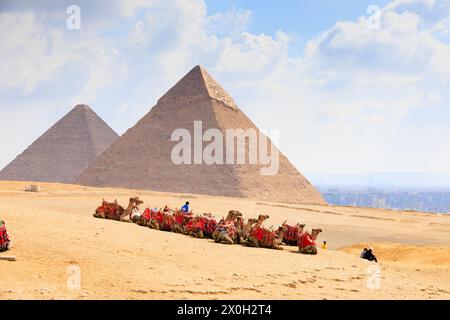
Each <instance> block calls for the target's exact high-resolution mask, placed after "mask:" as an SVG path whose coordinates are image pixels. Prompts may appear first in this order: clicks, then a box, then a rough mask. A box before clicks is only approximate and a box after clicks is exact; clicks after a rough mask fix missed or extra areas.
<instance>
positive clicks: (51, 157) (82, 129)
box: [0, 105, 119, 183]
mask: <svg viewBox="0 0 450 320" xmlns="http://www.w3.org/2000/svg"><path fill="white" fill-rule="evenodd" d="M118 137H119V136H118V135H117V133H115V132H114V130H112V129H111V128H110V127H109V126H108V125H107V124H106V123H105V122H104V121H103V120H102V119H101V118H100V117H99V116H98V115H97V114H96V113H95V112H94V111H92V110H91V108H89V106H87V105H77V106H75V107H74V108H73V109H72V110H71V111H70V112H69V113H68V114H67V115H65V116H64V117H63V118H62V119H61V120H59V121H58V122H57V123H56V124H55V125H53V126H52V127H51V128H50V129H49V130H48V131H47V132H45V133H44V134H43V135H42V136H41V137H39V138H38V139H37V140H36V141H35V142H33V144H31V145H30V146H29V147H28V148H27V149H26V150H25V151H24V152H23V153H22V154H20V155H19V156H17V158H16V159H15V160H13V161H12V162H11V163H10V164H8V165H7V166H6V167H5V168H4V169H3V170H2V171H0V180H12V181H40V182H61V183H71V182H73V181H74V180H75V179H76V178H77V177H78V176H79V175H80V174H81V173H82V172H83V171H84V170H86V169H87V168H88V167H89V166H90V165H91V164H92V163H93V162H94V161H95V159H97V157H99V156H100V155H101V154H102V153H103V152H104V151H105V150H106V149H107V148H108V147H109V146H110V145H111V144H112V143H113V142H114V141H116V140H117V139H118Z"/></svg>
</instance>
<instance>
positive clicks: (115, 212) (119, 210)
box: [94, 199, 125, 220]
mask: <svg viewBox="0 0 450 320" xmlns="http://www.w3.org/2000/svg"><path fill="white" fill-rule="evenodd" d="M124 212H125V209H124V207H122V206H121V205H119V204H118V203H117V199H116V200H115V201H114V202H107V201H105V200H104V199H103V201H102V205H101V206H99V207H98V208H97V209H96V210H95V213H94V217H96V218H101V219H111V220H120V219H121V217H123V216H124Z"/></svg>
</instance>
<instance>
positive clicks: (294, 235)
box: [283, 224, 300, 242]
mask: <svg viewBox="0 0 450 320" xmlns="http://www.w3.org/2000/svg"><path fill="white" fill-rule="evenodd" d="M284 226H285V227H286V228H287V231H286V232H285V233H284V236H283V240H284V241H286V242H298V235H299V233H300V228H299V227H298V226H290V225H288V224H284Z"/></svg>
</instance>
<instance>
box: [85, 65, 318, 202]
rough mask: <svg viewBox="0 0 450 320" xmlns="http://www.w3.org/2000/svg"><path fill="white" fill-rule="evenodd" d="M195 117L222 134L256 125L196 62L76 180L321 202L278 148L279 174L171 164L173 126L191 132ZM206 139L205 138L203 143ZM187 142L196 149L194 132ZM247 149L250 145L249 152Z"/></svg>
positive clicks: (247, 168) (229, 166)
mask: <svg viewBox="0 0 450 320" xmlns="http://www.w3.org/2000/svg"><path fill="white" fill-rule="evenodd" d="M194 121H202V127H203V132H204V131H205V130H207V129H210V128H215V129H219V130H221V131H222V132H223V134H224V136H225V130H226V129H233V128H240V129H244V130H246V129H248V128H252V129H254V130H258V129H257V128H256V126H255V125H254V124H253V123H252V122H251V121H250V120H249V119H248V118H247V116H246V115H245V114H244V113H243V112H242V111H240V110H239V108H238V107H237V105H236V104H235V102H234V101H233V99H232V98H231V97H230V96H229V95H228V94H227V93H226V92H225V91H224V90H223V89H222V88H221V86H220V85H219V84H218V83H217V82H216V81H215V80H214V79H213V78H212V77H211V76H210V75H209V74H208V73H207V72H206V71H205V70H204V69H203V68H202V67H200V66H196V67H194V68H193V69H192V70H191V71H190V72H189V73H188V74H187V75H186V76H184V77H183V78H182V79H181V80H180V81H179V82H178V83H177V84H176V85H175V86H174V87H173V88H171V89H170V90H169V91H168V92H167V93H166V94H165V95H164V96H163V97H161V98H160V99H159V100H158V103H157V104H156V106H154V107H153V108H152V109H151V111H150V112H149V113H148V114H147V115H145V116H144V117H143V118H142V119H141V120H140V121H139V122H138V123H137V124H136V125H135V126H134V127H132V128H131V129H129V130H128V131H127V132H126V133H125V134H124V135H123V136H122V137H121V138H120V139H118V140H117V141H116V142H115V143H114V144H113V145H111V147H110V148H108V149H107V150H106V151H105V153H104V154H103V155H102V156H100V157H99V158H98V159H97V160H96V161H95V163H94V164H93V165H92V166H90V167H89V168H88V169H87V170H86V171H85V172H84V173H83V174H82V175H81V176H80V177H79V178H78V179H77V180H76V183H79V184H82V185H89V186H110V187H125V188H136V189H149V190H155V191H165V192H176V193H191V194H207V195H222V196H234V197H249V198H255V199H264V200H273V201H281V202H297V203H316V204H324V203H325V201H324V200H323V198H322V196H321V195H320V193H319V192H318V191H316V190H315V189H314V187H313V186H312V185H311V184H310V183H309V182H308V181H307V180H306V179H305V178H304V177H303V176H302V175H301V174H300V173H299V172H298V171H297V170H296V169H295V167H294V166H293V165H292V164H291V163H290V162H289V160H288V159H287V158H286V157H285V156H284V155H282V154H281V153H280V158H279V171H278V174H276V175H272V176H270V175H261V173H260V168H261V166H260V165H257V164H253V165H250V164H240V165H237V164H212V165H207V164H191V165H188V164H180V165H177V164H174V163H173V162H172V160H171V152H172V149H173V148H174V146H175V145H177V144H178V141H171V135H172V132H173V131H174V130H176V129H179V128H184V129H187V130H189V132H190V133H191V134H192V136H193V132H194V131H193V130H194ZM257 132H259V130H258V131H257ZM209 143H210V142H203V148H204V147H206V146H207V145H208V144H209ZM191 145H192V153H194V151H193V150H194V138H192V143H191ZM225 145H226V143H224V151H223V154H224V155H225ZM248 152H249V148H247V150H246V155H247V156H248ZM191 159H194V156H192V157H191ZM247 159H248V157H247ZM192 163H194V162H193V161H192ZM246 163H248V161H247V162H246Z"/></svg>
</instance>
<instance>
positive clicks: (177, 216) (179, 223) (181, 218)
mask: <svg viewBox="0 0 450 320" xmlns="http://www.w3.org/2000/svg"><path fill="white" fill-rule="evenodd" d="M166 207H167V206H166ZM169 210H170V209H169ZM173 217H174V223H173V226H172V231H173V232H175V233H186V231H185V230H186V226H187V225H188V224H189V223H190V221H191V220H192V219H194V215H193V214H185V213H184V212H182V211H179V210H177V211H175V212H174V214H173Z"/></svg>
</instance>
